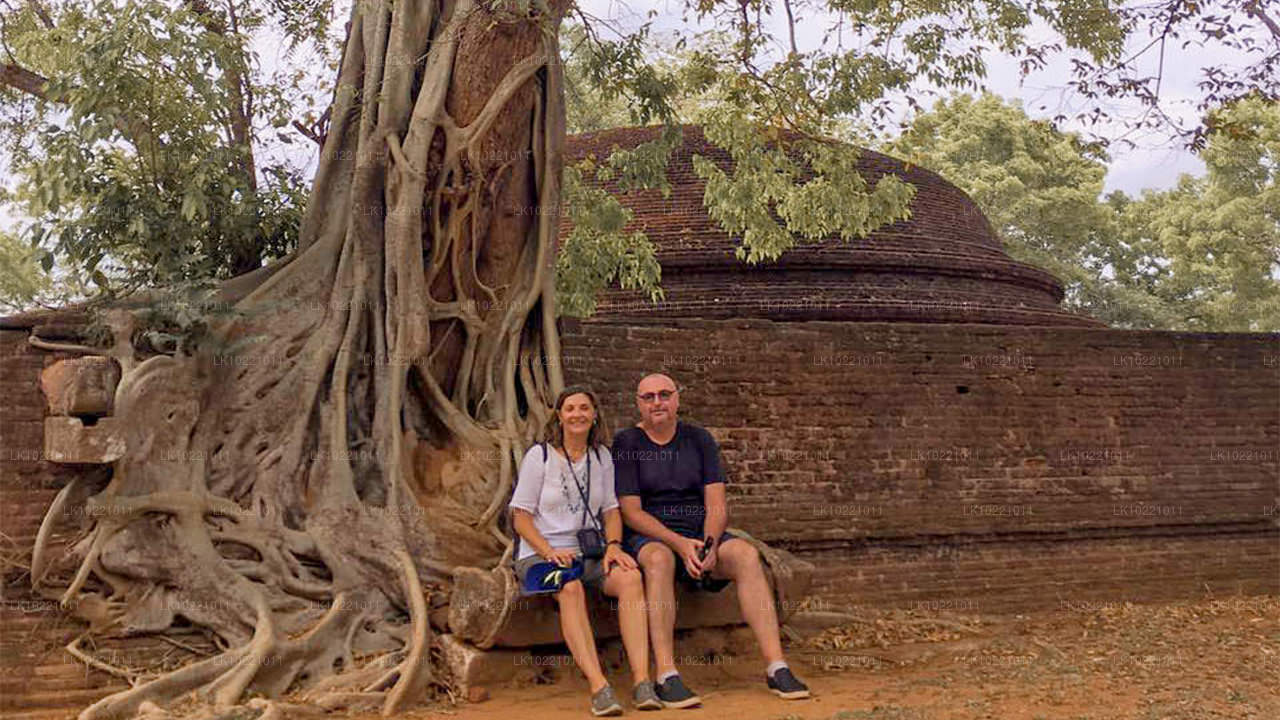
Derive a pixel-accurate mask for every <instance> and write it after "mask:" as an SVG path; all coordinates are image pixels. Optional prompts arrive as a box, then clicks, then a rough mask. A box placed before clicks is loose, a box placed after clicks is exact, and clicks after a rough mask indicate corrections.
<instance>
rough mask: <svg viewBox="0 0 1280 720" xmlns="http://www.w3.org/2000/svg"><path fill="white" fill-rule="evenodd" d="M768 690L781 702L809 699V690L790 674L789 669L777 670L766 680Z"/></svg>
mask: <svg viewBox="0 0 1280 720" xmlns="http://www.w3.org/2000/svg"><path fill="white" fill-rule="evenodd" d="M768 682H769V689H770V690H772V691H773V692H774V694H775V695H777V696H778V697H780V698H782V699H783V700H802V699H804V698H807V697H809V688H808V687H807V686H806V685H805V684H804V683H802V682H800V681H799V680H797V679H796V676H795V675H792V674H791V668H788V667H784V668H779V669H778V671H777V672H775V673H774V674H773V675H771V676H770V677H769V678H768Z"/></svg>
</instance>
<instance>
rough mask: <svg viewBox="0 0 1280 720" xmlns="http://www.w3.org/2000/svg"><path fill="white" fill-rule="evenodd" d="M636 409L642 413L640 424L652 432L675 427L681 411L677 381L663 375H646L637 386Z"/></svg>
mask: <svg viewBox="0 0 1280 720" xmlns="http://www.w3.org/2000/svg"><path fill="white" fill-rule="evenodd" d="M636 409H637V410H639V411H640V424H641V425H644V426H645V427H647V428H649V429H650V430H659V431H661V430H663V429H669V428H671V427H673V426H674V425H675V422H676V412H677V411H679V409H680V390H679V387H678V386H677V385H676V381H675V380H672V379H671V378H670V377H669V376H667V375H663V374H662V373H651V374H649V375H645V376H644V377H643V378H641V379H640V383H639V384H638V385H636Z"/></svg>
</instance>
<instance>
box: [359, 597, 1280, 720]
mask: <svg viewBox="0 0 1280 720" xmlns="http://www.w3.org/2000/svg"><path fill="white" fill-rule="evenodd" d="M852 614H853V615H854V616H855V618H856V621H854V622H851V623H848V624H846V625H844V626H842V627H840V628H833V629H830V630H827V631H825V632H823V633H821V634H819V635H817V636H815V637H809V638H808V639H807V640H805V641H803V642H792V643H791V645H790V648H789V649H788V654H789V656H790V659H791V663H792V665H793V667H794V668H796V671H797V674H798V675H799V676H800V677H801V678H802V679H804V680H805V681H806V682H807V683H808V684H809V685H810V686H811V687H812V688H813V691H814V698H813V699H811V700H809V701H798V702H787V701H783V700H780V699H778V698H775V697H774V696H773V695H771V694H769V693H768V692H767V691H766V690H765V688H764V683H763V680H762V679H761V677H762V663H761V661H760V660H759V658H758V657H754V656H752V655H745V654H744V655H726V654H719V655H708V656H696V657H691V658H687V660H688V662H686V663H685V667H684V674H685V676H686V679H687V681H688V682H689V684H690V686H692V687H693V688H695V689H696V690H698V691H699V692H700V693H701V694H702V695H703V698H704V700H705V702H704V706H703V707H702V708H701V709H695V710H664V711H659V712H653V713H643V714H642V713H638V712H636V711H634V710H629V711H628V713H627V715H628V716H632V717H644V718H646V719H649V720H662V719H663V718H672V719H674V718H684V719H685V720H703V719H706V718H716V719H717V720H718V719H719V718H731V719H732V720H798V719H799V718H804V719H806V720H817V719H819V718H822V719H826V718H834V719H836V720H861V719H867V720H951V719H955V720H979V719H988V718H989V719H992V720H1039V719H1041V718H1043V719H1045V720H1050V719H1058V718H1062V719H1066V720H1112V719H1116V720H1119V719H1124V720H1130V719H1132V720H1165V719H1168V720H1209V719H1217V718H1223V719H1230V720H1245V719H1254V718H1256V719H1257V720H1275V719H1277V718H1280V598H1276V597H1251V598H1234V599H1228V600H1218V601H1202V602H1189V603H1175V604H1170V605H1155V606H1153V605H1131V604H1108V603H1075V604H1063V606H1062V607H1061V608H1060V609H1059V610H1057V611H1054V612H1046V613H1037V614H1034V615H1029V616H1011V617H1010V616H1003V617H983V616H961V615H945V616H940V615H937V614H932V615H930V614H922V613H913V612H901V611H898V612H893V611H883V610H875V609H864V610H858V611H854V612H853V613H852ZM542 662H543V663H545V665H544V667H545V668H546V669H545V670H544V672H543V678H542V679H543V680H544V681H545V682H547V683H548V684H528V683H526V684H524V685H523V686H517V687H495V688H492V689H491V697H490V699H488V700H487V701H485V702H481V703H474V704H463V705H459V706H456V707H452V708H448V709H444V708H437V709H420V710H415V711H413V712H411V713H406V714H404V715H401V716H400V717H406V718H413V719H414V720H418V719H420V718H421V719H425V718H452V719H454V720H553V719H555V720H559V719H561V718H575V717H583V718H587V717H590V714H589V713H588V712H587V688H586V684H585V682H583V681H582V680H581V678H580V677H579V676H578V674H577V672H576V670H575V669H574V668H573V667H572V666H571V665H569V666H568V667H566V666H565V663H566V662H568V658H567V657H565V656H561V655H551V656H545V657H544V658H543V659H542ZM609 676H610V678H611V679H612V680H613V681H614V683H615V685H616V686H618V687H619V688H621V687H625V686H626V685H627V684H628V679H627V676H626V672H625V671H624V670H621V669H617V668H610V671H609ZM355 717H358V718H361V720H374V718H375V717H376V716H373V715H362V716H361V715H358V716H355Z"/></svg>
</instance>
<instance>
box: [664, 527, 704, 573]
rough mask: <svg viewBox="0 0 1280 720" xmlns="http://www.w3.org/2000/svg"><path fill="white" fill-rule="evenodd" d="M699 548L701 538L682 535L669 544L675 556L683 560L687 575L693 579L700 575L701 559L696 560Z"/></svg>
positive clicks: (700, 546)
mask: <svg viewBox="0 0 1280 720" xmlns="http://www.w3.org/2000/svg"><path fill="white" fill-rule="evenodd" d="M701 549H702V541H701V540H696V539H694V538H687V537H683V536H681V537H680V539H679V541H678V542H677V543H676V544H674V545H672V546H671V550H672V551H673V552H675V554H676V556H677V557H679V558H680V559H681V560H683V561H684V569H685V570H686V571H688V573H689V577H691V578H694V579H697V578H700V577H702V561H700V560H698V551H699V550H701Z"/></svg>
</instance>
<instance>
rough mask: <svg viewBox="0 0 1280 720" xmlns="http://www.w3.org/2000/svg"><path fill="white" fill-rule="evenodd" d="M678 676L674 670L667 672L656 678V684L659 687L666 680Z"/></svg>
mask: <svg viewBox="0 0 1280 720" xmlns="http://www.w3.org/2000/svg"><path fill="white" fill-rule="evenodd" d="M679 674H680V673H679V672H678V671H676V670H668V671H666V672H664V673H662V674H661V675H659V676H658V684H659V685H661V684H662V683H664V682H666V681H667V678H673V677H675V676H677V675H679Z"/></svg>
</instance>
